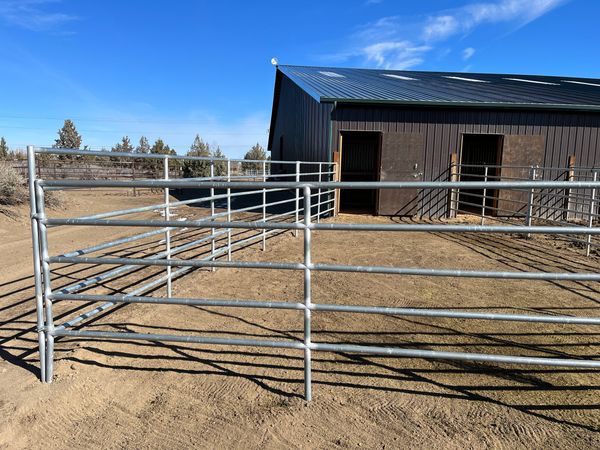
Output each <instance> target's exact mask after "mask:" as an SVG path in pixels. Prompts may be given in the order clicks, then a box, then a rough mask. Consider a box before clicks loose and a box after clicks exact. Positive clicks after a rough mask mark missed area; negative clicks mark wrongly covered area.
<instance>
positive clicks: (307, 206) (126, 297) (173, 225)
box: [28, 147, 600, 400]
mask: <svg viewBox="0 0 600 450" xmlns="http://www.w3.org/2000/svg"><path fill="white" fill-rule="evenodd" d="M36 153H55V154H61V153H62V154H73V155H77V154H92V155H94V156H104V157H109V156H111V157H115V156H122V157H131V156H132V155H129V154H115V153H108V152H105V153H102V152H80V151H77V150H59V149H42V148H33V147H29V148H28V159H29V174H30V179H29V187H30V200H31V209H32V216H31V220H32V237H33V256H34V275H35V298H36V305H37V329H38V337H39V349H40V366H41V378H42V380H43V381H45V382H51V381H52V374H53V352H54V339H55V338H56V337H61V336H71V337H74V336H75V337H80V338H94V339H132V340H148V341H174V342H191V343H198V344H208V345H234V346H257V347H278V348H289V349H298V350H303V351H304V383H305V398H306V399H307V400H310V399H311V397H312V391H311V352H312V351H328V352H357V353H365V354H380V355H390V356H399V357H416V358H429V359H444V360H463V361H480V362H495V363H509V364H536V365H546V366H567V367H592V368H600V361H598V360H589V359H588V360H584V359H564V358H544V357H529V356H508V355H496V354H484V353H462V352H447V351H433V350H418V349H407V348H396V347H381V346H367V345H346V344H330V343H320V342H313V340H312V337H311V316H312V314H313V312H315V313H316V312H319V311H334V312H344V313H362V314H388V315H399V316H424V317H445V318H456V319H477V320H497V321H519V322H537V323H554V324H580V325H583V324H586V325H600V317H574V316H568V315H552V316H550V315H529V314H499V313H488V312H470V311H462V310H458V309H425V308H392V307H381V306H367V305H337V304H328V303H313V301H312V295H311V290H312V278H311V274H312V273H313V272H314V271H329V272H355V273H378V274H394V275H404V276H406V275H410V276H430V277H431V276H433V277H468V278H495V279H522V280H573V281H575V280H578V281H600V274H599V273H576V272H554V273H549V272H522V271H470V270H461V269H434V268H420V267H387V266H357V265H341V264H323V263H314V262H313V261H312V257H311V249H312V246H313V244H312V240H311V236H312V232H313V231H315V230H319V231H330V232H348V231H394V232H441V233H516V234H520V235H530V234H556V235H585V236H588V235H594V236H595V235H599V234H600V228H598V227H594V226H589V225H588V226H579V225H576V224H565V225H559V226H556V225H551V226H546V225H535V224H532V223H531V221H529V222H527V223H522V222H520V223H514V224H499V225H498V224H496V225H483V224H481V225H472V224H445V223H390V224H348V223H336V222H335V221H328V222H326V223H325V222H321V220H320V219H321V218H322V217H325V216H329V215H331V213H332V212H333V211H335V204H334V203H335V199H334V195H333V193H334V191H335V189H339V188H343V189H348V190H352V189H419V190H444V191H447V192H451V191H453V190H459V189H489V190H492V189H515V190H524V191H526V192H530V191H532V190H537V191H541V190H552V189H565V188H570V189H580V190H586V189H587V190H592V189H594V190H595V189H597V188H598V187H599V185H600V182H598V181H596V180H591V181H581V182H565V181H537V180H532V181H511V182H504V181H503V182H499V181H476V182H464V181H442V182H439V181H438V182H364V183H359V182H353V183H340V182H335V181H332V180H333V179H334V178H333V177H334V174H335V172H336V169H335V166H334V164H332V163H327V162H323V163H315V162H288V161H279V162H278V161H273V163H276V164H280V165H286V164H287V165H290V164H291V165H292V167H293V169H294V170H293V173H291V172H292V171H289V172H288V173H282V174H279V175H278V178H279V179H281V178H285V177H290V178H292V179H293V180H294V181H279V180H276V181H271V180H272V178H268V177H267V171H266V168H265V166H263V170H262V173H259V174H253V175H252V176H253V177H257V175H258V178H259V181H252V180H248V176H241V177H240V178H238V179H234V177H233V176H232V174H231V162H228V163H227V167H228V173H227V175H226V176H225V177H222V178H219V177H209V178H203V179H179V180H170V179H168V161H169V160H170V159H185V158H186V157H172V156H162V155H159V156H158V155H135V157H148V158H162V159H163V160H164V164H165V168H166V170H165V179H163V180H135V181H114V180H41V179H36V177H35V154H36ZM191 159H194V158H191ZM195 159H199V160H206V159H207V158H200V157H199V158H195ZM208 160H210V159H208ZM214 162H215V160H213V161H212V162H211V167H212V166H213V164H214ZM263 164H266V163H264V162H263ZM303 167H306V168H307V169H306V170H302V168H303ZM311 167H313V168H314V167H318V170H315V169H311ZM211 174H213V172H211ZM133 187H136V188H153V189H163V190H164V191H165V202H164V204H161V205H152V206H148V207H142V208H135V209H130V210H121V211H114V212H111V213H103V214H96V215H92V216H87V217H82V218H48V217H47V215H46V212H45V208H44V203H45V193H46V192H47V191H48V190H57V189H58V190H60V189H71V188H90V189H93V188H133ZM198 188H204V189H208V190H209V192H210V195H209V196H208V197H203V198H196V199H192V200H184V201H179V202H170V201H169V189H198ZM215 190H224V191H225V192H226V193H225V194H222V195H215ZM238 190H246V192H250V193H251V194H252V195H256V194H259V195H260V198H261V200H260V201H259V202H257V203H256V205H251V206H250V207H246V208H241V209H238V210H234V209H232V206H231V200H232V198H235V197H236V196H240V195H249V194H247V193H245V192H244V191H242V192H237V191H238ZM232 191H236V192H232ZM272 192H291V193H292V194H291V195H289V198H285V199H283V200H279V201H277V202H268V201H267V197H268V195H267V194H269V193H272ZM216 200H225V201H226V204H227V209H226V211H225V212H222V213H215V201H216ZM315 200H316V201H315ZM201 202H205V203H210V204H211V210H210V211H211V214H210V215H209V216H208V217H203V218H201V219H198V220H171V217H170V208H172V207H173V206H175V205H177V206H179V205H183V204H195V203H201ZM288 203H292V204H293V206H292V208H291V209H289V210H286V211H284V212H283V213H278V214H275V213H269V212H268V208H269V207H271V206H273V205H285V204H288ZM153 208H154V209H156V208H162V209H164V215H165V218H164V220H142V219H113V218H111V217H116V216H121V215H126V214H132V213H138V212H142V211H148V210H151V209H153ZM256 210H258V211H260V212H261V218H260V219H259V220H251V221H249V220H247V219H245V218H244V216H240V217H237V218H235V217H234V215H235V214H237V213H244V212H248V211H256ZM220 219H222V220H220ZM56 226H125V227H132V228H134V227H143V228H147V227H151V228H155V230H153V231H149V232H144V233H140V234H136V235H134V236H130V237H127V238H122V239H119V240H117V241H112V242H108V243H104V244H100V245H95V246H92V247H88V248H86V249H79V250H76V251H73V252H69V253H65V254H62V255H57V256H51V255H49V253H48V231H47V229H48V227H56ZM183 228H188V229H189V228H194V229H205V230H210V234H209V235H208V236H204V237H202V238H200V239H197V240H194V241H191V242H188V243H186V244H183V245H180V246H178V247H171V245H170V234H171V232H175V231H176V230H180V229H183ZM236 229H241V230H257V234H254V235H252V236H251V237H249V238H244V239H242V240H239V241H236V242H234V241H232V236H231V235H232V233H231V232H232V230H236ZM285 230H293V231H294V232H295V233H298V232H301V233H302V234H303V242H304V245H303V255H302V257H301V258H299V260H298V262H295V263H288V262H265V261H235V260H233V259H232V256H231V255H232V249H234V248H235V247H236V245H246V244H248V243H252V242H262V245H263V246H264V245H265V239H266V237H267V236H268V235H270V234H274V233H278V232H282V231H285ZM159 234H164V236H165V243H166V246H165V250H164V251H162V252H159V253H156V254H153V255H152V256H148V257H144V258H129V257H126V258H124V257H93V256H86V255H88V254H90V253H93V252H96V251H99V250H103V249H106V248H109V247H113V246H115V245H119V244H122V243H127V242H132V241H134V240H143V239H145V238H147V237H150V236H154V235H159ZM219 237H223V239H225V237H226V244H225V245H224V246H223V247H221V248H217V245H218V244H217V245H216V244H215V243H216V242H218V238H219ZM207 242H209V243H210V244H211V252H210V255H209V256H208V257H206V258H203V259H181V258H175V257H174V256H175V255H176V254H178V253H181V252H183V251H185V250H186V249H189V248H193V247H194V246H198V245H200V244H202V243H207ZM65 263H67V264H82V265H90V264H94V265H109V266H117V267H116V268H114V269H112V270H109V271H108V272H105V273H103V274H102V275H101V276H98V277H92V278H88V279H84V280H81V281H80V282H78V283H75V284H74V285H71V286H69V287H67V288H63V289H60V290H58V291H56V290H54V289H53V288H52V283H51V271H50V267H51V265H54V264H65ZM141 266H162V267H165V268H166V269H165V270H166V271H167V272H166V274H165V275H164V276H162V277H160V278H158V279H156V280H153V281H151V282H150V283H146V284H145V285H143V286H141V287H139V288H137V289H135V290H133V291H131V292H128V293H127V294H112V295H110V294H106V295H101V294H82V293H78V292H79V291H80V290H81V289H82V288H84V287H88V286H90V285H93V284H94V283H97V282H98V281H99V280H102V279H106V278H109V277H112V276H115V275H118V274H121V273H124V272H127V271H130V270H132V268H135V267H141ZM201 267H206V268H208V267H210V268H219V267H230V268H242V269H244V268H252V269H264V270H291V271H301V272H303V275H304V287H303V293H302V298H299V299H298V301H297V302H282V301H256V300H241V299H240V300H237V299H236V300H231V299H227V300H225V299H208V298H174V297H172V296H171V290H170V285H171V280H173V279H175V278H177V277H179V276H181V275H183V274H185V273H188V272H189V271H190V270H192V269H194V268H201ZM171 268H177V269H176V270H173V271H171ZM164 284H166V285H167V295H166V296H165V297H156V296H145V295H143V294H144V293H145V292H147V291H148V290H149V289H151V288H154V287H156V286H160V285H164ZM57 301H75V302H82V301H84V302H104V303H102V304H101V305H100V306H98V307H96V308H94V309H93V310H91V311H88V312H86V313H84V314H80V315H78V316H77V317H74V318H72V319H71V320H69V321H67V322H65V323H62V324H55V322H54V317H53V313H52V306H53V303H54V302H57ZM119 303H145V304H171V305H200V306H208V307H244V308H273V309H281V310H300V311H303V315H304V339H303V340H258V339H228V338H214V337H203V336H181V335H171V334H148V333H130V332H107V331H88V330H81V329H77V330H75V329H73V328H74V327H81V326H85V323H84V322H85V321H86V320H87V319H89V318H91V317H93V316H95V315H97V314H99V313H100V312H103V311H106V310H109V309H110V308H111V307H112V306H114V305H115V304H119Z"/></svg>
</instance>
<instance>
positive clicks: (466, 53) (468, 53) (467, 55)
mask: <svg viewBox="0 0 600 450" xmlns="http://www.w3.org/2000/svg"><path fill="white" fill-rule="evenodd" d="M474 54H475V49H474V48H473V47H467V48H465V49H463V51H462V59H463V60H464V61H466V60H467V59H471V57H472V56H473V55H474Z"/></svg>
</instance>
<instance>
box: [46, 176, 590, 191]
mask: <svg viewBox="0 0 600 450" xmlns="http://www.w3.org/2000/svg"><path fill="white" fill-rule="evenodd" d="M36 183H37V184H39V185H40V186H42V187H86V188H98V187H122V188H134V187H141V188H173V189H178V188H179V189H186V188H201V187H205V188H211V187H212V188H215V189H227V188H230V189H252V188H254V189H259V188H260V189H262V188H266V189H268V188H284V189H303V188H305V187H309V188H311V189H319V188H320V189H326V188H328V189H469V188H470V189H478V188H488V189H509V190H510V189H532V188H533V189H553V188H564V189H578V188H593V187H600V181H545V180H537V181H360V182H358V181H357V182H354V181H322V182H317V181H310V182H309V181H298V182H294V181H248V182H247V181H231V182H226V181H194V180H191V181H188V180H185V179H177V180H121V181H119V180H36Z"/></svg>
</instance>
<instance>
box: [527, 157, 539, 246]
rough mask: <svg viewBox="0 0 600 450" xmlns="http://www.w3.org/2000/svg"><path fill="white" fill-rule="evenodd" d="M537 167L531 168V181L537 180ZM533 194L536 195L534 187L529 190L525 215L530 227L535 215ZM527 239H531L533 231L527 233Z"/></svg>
mask: <svg viewBox="0 0 600 450" xmlns="http://www.w3.org/2000/svg"><path fill="white" fill-rule="evenodd" d="M536 172H537V170H536V168H535V167H534V166H531V167H530V168H529V180H531V181H535V178H536ZM533 196H534V189H533V188H531V189H530V190H529V196H528V198H527V214H526V215H525V226H527V227H530V226H531V220H532V217H533V200H534V199H533ZM527 239H531V233H527Z"/></svg>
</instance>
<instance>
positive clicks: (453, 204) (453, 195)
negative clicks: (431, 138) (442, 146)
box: [448, 152, 458, 219]
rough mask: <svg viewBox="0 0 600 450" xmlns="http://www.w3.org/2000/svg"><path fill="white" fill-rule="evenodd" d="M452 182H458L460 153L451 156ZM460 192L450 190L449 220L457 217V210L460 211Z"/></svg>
mask: <svg viewBox="0 0 600 450" xmlns="http://www.w3.org/2000/svg"><path fill="white" fill-rule="evenodd" d="M450 181H451V182H456V181H458V153H456V152H455V153H451V154H450ZM457 202H458V190H457V189H454V188H453V189H450V196H449V201H448V218H449V219H453V218H455V217H456V210H457V209H458V205H457Z"/></svg>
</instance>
